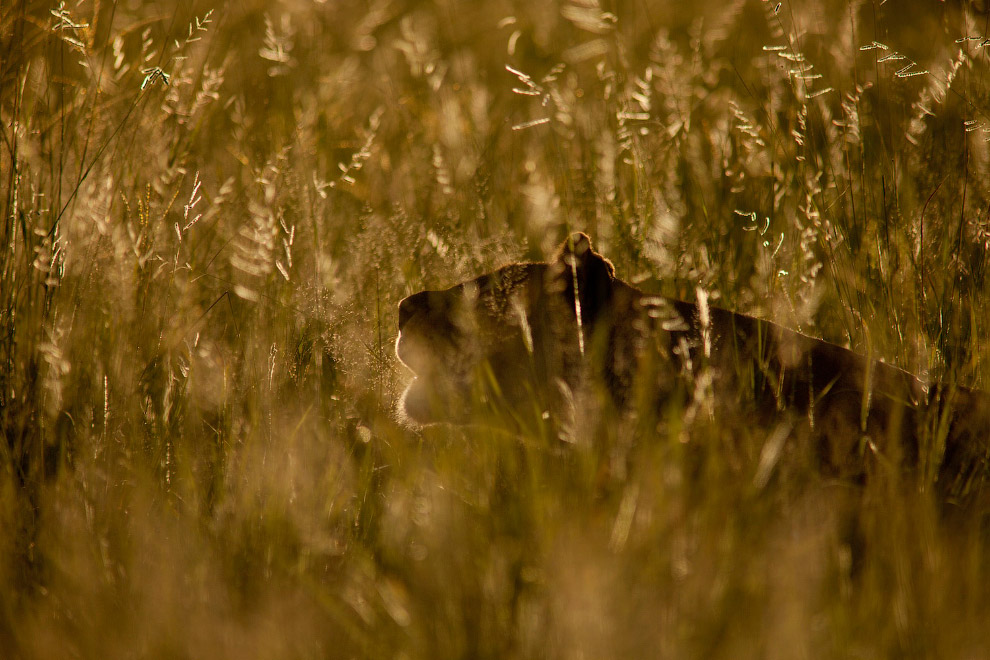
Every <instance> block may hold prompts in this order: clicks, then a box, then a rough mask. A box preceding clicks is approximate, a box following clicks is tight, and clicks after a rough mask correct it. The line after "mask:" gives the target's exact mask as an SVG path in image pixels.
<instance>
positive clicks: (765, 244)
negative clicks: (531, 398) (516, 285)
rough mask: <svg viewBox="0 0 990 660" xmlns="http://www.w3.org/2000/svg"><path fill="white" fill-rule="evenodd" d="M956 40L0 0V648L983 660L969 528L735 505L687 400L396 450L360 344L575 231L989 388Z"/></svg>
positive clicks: (977, 161) (251, 5) (922, 512)
mask: <svg viewBox="0 0 990 660" xmlns="http://www.w3.org/2000/svg"><path fill="white" fill-rule="evenodd" d="M905 4H906V5H908V6H905ZM988 36H990V25H988V17H987V14H986V13H982V8H981V6H980V4H979V3H966V2H961V1H958V0H957V1H949V2H935V1H934V0H916V1H914V2H911V3H894V2H886V3H883V2H878V1H875V0H874V1H873V2H865V1H864V2H847V1H845V0H829V1H828V2H823V3H822V2H804V1H794V2H783V3H779V4H778V3H774V2H759V1H757V0H738V1H736V2H731V3H726V2H715V1H708V0H705V1H702V2H693V3H680V2H664V1H660V0H635V1H633V0H614V1H611V2H598V1H597V0H571V1H569V2H553V3H539V2H531V3H513V2H508V1H503V0H493V1H490V2H484V3H461V2H451V1H447V0H440V1H437V2H417V1H415V0H393V1H390V0H375V1H374V2H371V3H366V2H356V1H351V0H341V1H337V0H333V1H331V2H321V1H319V0H316V1H314V2H306V1H302V0H294V1H289V0H283V1H280V2H275V3H268V2H256V1H251V0H248V1H246V2H241V3H228V4H227V5H223V4H221V5H211V4H210V3H207V2H200V1H199V0H192V1H189V2H159V3H129V2H121V1H119V0H78V1H75V0H72V1H70V2H60V3H53V2H35V1H28V0H12V1H10V2H5V3H3V4H2V5H0V113H2V118H3V122H2V123H3V126H2V135H3V138H2V144H0V200H2V203H3V216H2V224H0V237H2V241H0V250H2V258H0V337H2V338H0V428H2V431H3V436H4V442H3V443H0V656H2V657H4V658H47V657H100V658H107V657H135V656H140V657H233V658H245V657H263V658H269V657H280V658H289V657H332V658H336V657H342V658H346V657H376V658H377V657H408V658H419V657H423V658H427V657H428V658H440V657H498V658H505V657H664V658H678V657H704V658H721V657H724V658H740V657H762V658H768V657H788V658H794V657H798V658H829V657H945V658H978V657H986V656H987V655H990V644H988V641H987V640H988V638H987V636H986V632H985V624H986V620H987V615H988V613H990V586H988V585H990V575H988V572H987V568H986V566H987V565H988V563H987V560H988V559H990V545H988V542H987V540H986V538H985V535H984V534H982V533H981V530H980V522H979V520H972V519H964V520H962V521H959V522H947V521H946V519H945V518H944V517H943V516H941V515H939V513H938V506H937V505H936V503H935V502H934V501H933V500H932V496H931V495H930V494H929V493H927V492H924V490H923V489H920V488H918V487H913V486H912V485H911V484H907V485H906V486H905V485H904V484H900V483H898V481H899V478H898V475H896V474H882V475H879V476H878V478H876V479H873V480H871V481H870V482H869V483H868V484H867V485H865V486H862V487H857V486H851V485H848V484H843V483H838V482H834V481H832V480H830V479H829V477H828V476H827V475H821V474H816V473H815V472H814V471H813V470H810V469H808V467H807V466H806V465H804V464H803V463H802V462H801V461H787V460H783V459H782V460H781V461H780V463H779V465H778V466H777V468H776V470H775V471H774V472H773V473H772V474H770V475H766V474H764V475H761V477H760V478H759V479H754V475H756V473H757V471H758V469H759V465H760V456H761V452H762V450H763V447H764V444H765V443H766V442H767V440H768V437H769V436H770V435H771V433H772V430H771V429H753V428H749V427H748V426H747V424H746V422H745V420H734V419H718V420H712V419H709V418H706V417H705V416H704V415H698V416H696V417H695V418H694V419H693V420H691V421H689V423H688V426H687V428H685V429H679V430H678V429H676V427H677V425H676V424H672V425H670V427H671V429H674V430H671V431H670V432H669V433H658V434H654V435H644V434H631V433H627V432H625V431H622V430H619V429H599V431H598V432H596V433H589V432H581V429H577V430H575V432H574V433H573V434H571V435H569V436H567V440H568V441H567V442H563V441H560V440H557V439H547V438H541V437H536V436H528V435H523V436H519V435H512V434H507V433H505V432H504V431H500V430H498V429H497V428H491V429H489V428H484V427H478V428H475V427H470V428H451V427H434V428H426V429H423V430H421V431H412V430H409V429H406V428H403V427H401V426H400V425H399V424H398V423H397V422H396V416H395V414H394V407H395V402H396V399H397V395H398V392H399V391H401V387H402V385H403V381H404V379H405V378H406V374H405V373H404V370H403V369H402V368H401V367H400V366H399V365H398V364H397V362H396V360H395V359H394V357H393V356H392V352H391V346H392V342H393V341H394V335H395V327H396V313H395V309H396V303H397V301H398V300H399V299H400V298H401V297H402V296H404V295H407V294H409V293H411V292H413V291H417V290H420V289H422V288H425V287H436V286H442V285H446V284H449V283H451V282H453V281H457V280H459V279H463V278H466V277H468V276H472V275H475V274H477V273H479V272H481V271H483V270H485V269H488V268H491V267H493V266H496V265H500V264H503V263H505V262H507V261H509V260H512V259H517V258H543V257H544V256H545V255H546V254H548V253H549V252H550V251H552V249H553V247H554V246H555V245H556V244H557V243H558V242H559V241H560V240H561V238H562V237H563V236H565V235H566V233H567V232H568V231H570V230H574V229H581V230H585V231H588V232H590V233H591V234H592V235H593V236H594V238H595V241H596V248H597V249H599V250H600V251H601V252H603V253H604V254H606V255H608V256H609V257H611V258H612V259H613V261H614V262H615V264H616V267H617V269H618V272H619V273H620V275H622V276H623V277H624V278H625V279H628V280H633V281H636V282H640V283H643V285H644V286H648V287H653V288H655V289H656V290H658V291H661V292H663V293H666V294H671V295H679V296H685V295H694V294H693V292H694V291H695V290H696V287H700V288H701V289H702V290H703V291H704V292H706V295H707V296H708V297H709V299H710V300H711V301H712V303H713V304H717V305H719V306H723V307H728V308H732V309H736V310H739V311H744V312H749V313H754V314H757V315H760V316H762V317H765V318H769V319H772V320H775V321H778V322H781V323H783V324H785V325H787V326H790V327H794V328H797V329H800V330H803V331H805V332H808V333H811V334H815V335H817V336H821V337H824V338H826V339H828V340H831V341H834V342H837V343H840V344H844V345H848V346H850V347H852V348H854V349H856V350H859V351H861V352H864V353H868V354H870V355H872V356H875V357H879V358H883V359H885V360H887V361H889V362H893V363H896V364H898V365H900V366H902V367H904V368H907V369H910V370H912V371H914V372H916V373H919V374H921V375H923V376H924V377H926V378H933V379H934V378H938V379H942V380H946V381H950V382H958V383H964V384H967V385H975V386H981V385H982V386H987V384H988V383H987V377H986V375H985V373H984V372H985V370H986V368H987V365H988V360H990V351H988V349H987V333H988V328H990V317H988V313H987V309H988V305H987V301H988V291H987V273H986V270H987V256H986V255H987V254H988V249H990V210H988V209H990V186H988V181H990V151H988V143H987V140H988V139H990V117H988V100H990V99H988V96H990V81H988V77H987V76H988V74H990V66H988V60H987V44H988V42H987V37H988ZM671 415H672V416H674V417H676V411H673V412H672V413H671ZM785 458H786V451H785ZM850 521H852V522H850Z"/></svg>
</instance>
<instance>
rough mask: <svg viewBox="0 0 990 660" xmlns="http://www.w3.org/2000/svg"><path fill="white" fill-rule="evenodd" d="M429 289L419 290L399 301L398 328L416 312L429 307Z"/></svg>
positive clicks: (400, 328)
mask: <svg viewBox="0 0 990 660" xmlns="http://www.w3.org/2000/svg"><path fill="white" fill-rule="evenodd" d="M429 296H430V292H429V291H420V292H419V293H414V294H413V295H411V296H409V297H407V298H403V299H402V300H401V301H400V302H399V330H402V326H404V325H405V324H406V322H407V321H408V320H409V319H411V318H412V317H413V316H415V315H416V314H417V313H418V312H420V311H423V310H425V309H427V308H428V307H429Z"/></svg>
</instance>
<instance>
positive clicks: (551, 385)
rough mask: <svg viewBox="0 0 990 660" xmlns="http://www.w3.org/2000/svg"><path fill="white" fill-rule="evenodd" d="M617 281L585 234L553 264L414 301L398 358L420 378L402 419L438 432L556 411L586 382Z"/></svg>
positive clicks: (402, 322)
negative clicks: (599, 323) (500, 416)
mask: <svg viewBox="0 0 990 660" xmlns="http://www.w3.org/2000/svg"><path fill="white" fill-rule="evenodd" d="M613 280H614V269H613V268H612V264H611V263H610V262H609V261H608V260H607V259H605V258H604V257H602V256H601V255H599V254H597V253H596V252H594V251H593V250H592V249H591V241H590V239H589V238H588V236H586V235H585V234H581V233H578V234H574V235H573V236H571V237H570V238H568V240H566V241H565V242H564V243H563V245H561V247H560V249H559V251H558V253H557V255H556V257H555V258H554V259H553V260H552V261H550V262H548V263H519V264H512V265H509V266H505V267H504V268H500V269H499V270H496V271H494V272H492V273H488V274H486V275H482V276H481V277H478V278H475V279H473V280H470V281H467V282H463V283H461V284H457V285H455V286H452V287H450V288H449V289H445V290H442V291H421V292H419V293H416V294H414V295H411V296H409V297H408V298H405V299H404V300H402V301H401V302H400V303H399V337H398V339H397V340H396V347H395V350H396V355H397V356H398V357H399V359H400V360H401V361H402V362H403V364H405V365H406V366H407V367H409V369H411V370H412V371H413V373H414V374H415V378H414V379H413V381H412V383H411V384H410V385H409V387H408V388H407V389H406V392H405V394H404V395H403V397H402V402H401V412H402V413H403V414H404V415H405V416H406V417H407V418H408V419H409V420H411V421H413V422H416V423H420V424H428V423H433V422H440V421H455V422H456V421H465V420H467V419H468V418H470V417H471V415H472V414H473V413H475V412H479V409H482V410H486V411H493V410H497V411H499V412H500V413H506V412H508V413H509V414H511V415H516V414H524V415H525V414H531V413H535V414H542V413H543V412H545V411H546V410H548V409H550V408H552V407H553V405H554V400H555V399H556V398H559V397H560V396H561V395H562V393H564V392H566V390H568V389H572V388H573V387H575V386H576V385H577V384H578V383H579V382H580V381H581V372H582V369H583V368H584V367H583V362H584V361H583V360H582V355H583V353H584V342H585V335H586V331H587V328H589V327H590V326H591V325H592V323H593V321H594V319H595V317H596V314H597V312H598V310H599V309H600V308H601V307H602V305H603V304H604V302H605V301H606V300H607V299H608V297H609V295H610V291H611V285H612V282H613ZM575 291H577V292H578V295H577V296H576V297H575ZM579 319H580V321H579Z"/></svg>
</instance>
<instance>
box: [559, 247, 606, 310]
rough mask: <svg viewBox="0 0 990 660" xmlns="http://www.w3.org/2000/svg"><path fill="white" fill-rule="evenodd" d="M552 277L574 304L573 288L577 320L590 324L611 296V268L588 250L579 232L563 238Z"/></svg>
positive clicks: (603, 259)
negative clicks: (559, 283)
mask: <svg viewBox="0 0 990 660" xmlns="http://www.w3.org/2000/svg"><path fill="white" fill-rule="evenodd" d="M554 266H555V268H554V271H555V276H556V277H558V278H560V281H561V284H562V285H563V286H562V288H563V290H564V291H565V292H566V295H567V298H568V301H569V302H571V303H573V302H574V289H575V285H576V287H577V292H578V299H579V300H580V302H581V321H582V323H584V324H588V325H590V324H592V323H594V321H595V319H596V318H597V317H598V312H599V311H600V310H601V309H602V307H603V306H604V305H605V304H606V303H607V302H608V301H609V299H610V298H611V296H612V280H613V279H615V268H614V267H613V266H612V262H610V261H609V260H608V259H606V258H605V257H603V256H602V255H600V254H598V253H597V252H595V251H594V250H593V249H592V248H591V239H590V238H588V235H587V234H585V233H582V232H576V233H574V234H571V235H570V236H568V237H567V239H566V240H565V241H564V242H563V243H562V244H561V246H560V248H559V249H558V251H557V257H556V259H554Z"/></svg>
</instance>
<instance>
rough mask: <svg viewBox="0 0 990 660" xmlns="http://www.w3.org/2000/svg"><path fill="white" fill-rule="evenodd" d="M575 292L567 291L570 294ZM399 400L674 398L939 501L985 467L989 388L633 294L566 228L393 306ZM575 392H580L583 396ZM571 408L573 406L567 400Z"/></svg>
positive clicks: (975, 479)
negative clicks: (929, 379) (736, 416)
mask: <svg viewBox="0 0 990 660" xmlns="http://www.w3.org/2000/svg"><path fill="white" fill-rule="evenodd" d="M575 291H576V292H577V295H575ZM399 328H400V335H399V338H398V340H397V342H396V352H397V354H398V356H399V358H400V359H401V360H402V361H403V362H404V363H405V364H406V365H407V366H409V367H410V368H411V369H412V370H413V371H414V372H415V373H416V375H417V376H416V378H415V379H414V381H413V383H412V384H411V385H410V386H409V388H408V390H407V391H406V393H405V395H404V397H403V401H402V404H401V405H402V411H403V414H404V415H406V416H407V418H408V419H409V420H411V421H412V422H415V423H431V422H440V421H451V422H465V421H470V420H471V418H472V416H473V414H474V413H476V412H477V407H478V406H479V405H480V406H483V407H485V408H486V409H487V411H488V412H493V411H495V412H497V414H501V415H504V416H506V417H507V418H511V419H516V420H518V419H520V417H525V416H526V415H539V416H542V417H547V416H552V415H555V414H558V413H560V412H561V411H563V410H565V409H566V408H567V407H568V406H570V407H571V408H573V407H574V406H575V405H578V406H580V405H584V404H583V402H584V401H589V400H596V396H595V395H596V394H601V393H607V394H606V395H605V396H597V400H601V399H603V398H604V399H606V405H607V406H609V407H610V408H611V409H612V410H614V411H616V412H617V413H619V414H622V413H624V412H625V413H631V414H636V413H637V412H638V413H640V414H642V413H644V411H654V412H655V411H659V410H661V409H662V408H664V406H670V405H678V406H681V409H682V410H685V411H692V412H697V410H696V409H697V407H698V406H702V407H703V406H706V405H707V406H710V407H712V408H713V409H712V410H710V411H709V412H710V413H711V414H715V415H718V414H726V413H728V412H732V413H744V414H749V415H752V416H753V419H754V420H755V421H756V422H757V423H760V424H763V425H765V426H766V427H767V428H770V427H771V426H772V425H773V424H774V423H775V422H779V421H780V420H784V421H786V422H787V423H790V424H793V431H792V433H794V434H799V435H802V436H804V437H808V438H811V439H812V440H813V442H814V444H815V446H816V447H817V454H818V457H819V459H820V461H821V463H822V465H823V466H825V467H827V468H829V469H833V470H836V471H841V472H846V473H858V472H862V470H863V467H862V465H863V463H864V462H865V461H866V460H868V458H869V456H870V455H872V456H873V457H874V459H877V460H887V459H889V460H891V461H894V462H897V463H903V464H906V465H910V466H916V467H920V468H927V466H929V465H932V464H933V461H934V464H935V465H940V466H941V468H940V470H939V471H938V473H937V474H938V477H937V482H938V483H939V484H940V488H941V489H942V490H943V491H944V492H945V494H946V495H947V496H953V495H958V494H961V493H968V492H971V491H972V490H974V488H975V489H979V488H980V487H981V485H982V483H983V480H984V478H985V477H986V476H987V473H988V460H990V457H988V447H990V442H988V434H990V397H988V396H987V395H985V394H983V393H981V392H977V391H973V390H969V389H966V388H963V387H951V388H949V387H943V386H941V385H938V384H936V385H933V386H930V387H928V386H926V385H925V384H924V383H922V382H921V381H920V380H919V379H918V378H917V377H915V376H914V375H912V374H910V373H908V372H906V371H903V370H901V369H898V368H896V367H893V366H891V365H888V364H885V363H883V362H880V361H876V360H871V359H868V358H866V357H864V356H862V355H859V354H857V353H855V352H853V351H850V350H848V349H845V348H843V347H841V346H837V345H835V344H830V343H828V342H825V341H822V340H820V339H815V338H813V337H808V336H806V335H803V334H801V333H798V332H795V331H793V330H788V329H786V328H783V327H781V326H779V325H777V324H774V323H771V322H769V321H764V320H761V319H757V318H754V317H751V316H746V315H744V314H738V313H734V312H730V311H727V310H724V309H719V308H715V307H712V308H708V306H707V305H705V304H704V302H702V303H701V304H698V303H687V302H682V301H679V300H674V299H670V298H665V297H661V296H655V295H649V294H646V293H644V292H642V291H640V290H638V289H636V288H635V287H633V286H631V285H629V284H627V283H625V282H623V281H622V280H620V279H618V278H616V277H615V269H614V267H613V266H612V264H611V263H610V262H609V261H608V260H607V259H605V258H604V257H602V256H601V255H599V254H597V253H596V252H594V250H593V249H592V248H591V242H590V239H589V238H588V237H587V236H586V235H584V234H574V235H573V236H572V237H570V238H569V239H568V240H567V241H565V243H564V244H563V245H562V246H561V249H560V251H559V253H558V254H557V255H556V256H555V258H554V259H553V260H552V261H550V262H548V263H522V264H513V265H510V266H506V267H505V268H502V269H499V270H497V271H494V272H492V273H488V274H486V275H482V276H481V277H478V278H476V279H474V280H470V281H468V282H464V283H461V284H458V285H455V286H453V287H451V288H449V289H446V290H444V291H423V292H420V293H417V294H415V295H412V296H409V297H408V298H406V299H404V300H403V301H402V302H401V303H400V305H399ZM585 395H588V396H585ZM575 401H577V402H578V403H577V404H575Z"/></svg>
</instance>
